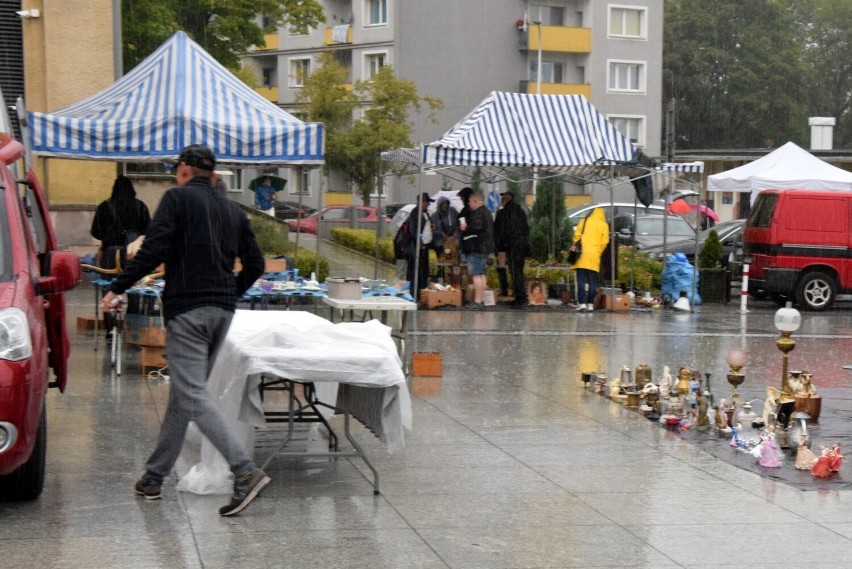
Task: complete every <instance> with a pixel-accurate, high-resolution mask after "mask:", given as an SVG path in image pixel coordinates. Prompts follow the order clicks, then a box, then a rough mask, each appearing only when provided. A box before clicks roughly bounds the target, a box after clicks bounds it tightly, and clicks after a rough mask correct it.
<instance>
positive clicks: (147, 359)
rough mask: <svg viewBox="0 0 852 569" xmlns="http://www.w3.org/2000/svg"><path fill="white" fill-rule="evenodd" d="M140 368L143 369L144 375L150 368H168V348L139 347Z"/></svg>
mask: <svg viewBox="0 0 852 569" xmlns="http://www.w3.org/2000/svg"><path fill="white" fill-rule="evenodd" d="M139 350H140V351H139V367H140V368H141V369H142V375H145V372H146V371H147V369H148V368H149V367H153V368H161V367H166V366H167V365H168V362H167V361H166V348H165V347H162V346H139Z"/></svg>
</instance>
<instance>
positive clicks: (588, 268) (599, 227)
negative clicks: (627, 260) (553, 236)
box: [574, 207, 609, 312]
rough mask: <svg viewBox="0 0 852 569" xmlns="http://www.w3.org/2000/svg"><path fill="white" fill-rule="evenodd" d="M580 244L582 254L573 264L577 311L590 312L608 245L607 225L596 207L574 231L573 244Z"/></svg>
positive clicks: (602, 213)
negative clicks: (602, 257)
mask: <svg viewBox="0 0 852 569" xmlns="http://www.w3.org/2000/svg"><path fill="white" fill-rule="evenodd" d="M578 241H580V242H581V246H582V253H581V254H580V258H579V259H578V260H577V262H576V263H575V264H574V270H575V271H576V272H577V303H578V306H577V311H578V312H583V311H585V312H592V311H593V310H594V301H595V294H596V293H597V289H598V273H599V272H600V270H601V255H602V254H603V252H604V249H606V246H607V244H608V243H609V224H608V223H607V222H606V216H605V215H604V210H603V208H600V207H596V208H595V209H593V210H592V211H591V212H589V215H587V216H586V217H585V219H582V220H580V223H578V224H577V227H576V228H575V229H574V243H577V242H578Z"/></svg>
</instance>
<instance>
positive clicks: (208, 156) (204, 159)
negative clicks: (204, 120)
mask: <svg viewBox="0 0 852 569" xmlns="http://www.w3.org/2000/svg"><path fill="white" fill-rule="evenodd" d="M180 162H183V163H184V164H186V165H187V166H193V167H195V168H200V169H202V170H207V171H208V172H212V171H213V170H215V169H216V157H215V156H213V151H212V150H210V149H209V148H207V147H206V146H204V145H203V144H190V145H189V146H187V147H186V148H184V149H183V150H181V153H180V157H179V158H178V163H180Z"/></svg>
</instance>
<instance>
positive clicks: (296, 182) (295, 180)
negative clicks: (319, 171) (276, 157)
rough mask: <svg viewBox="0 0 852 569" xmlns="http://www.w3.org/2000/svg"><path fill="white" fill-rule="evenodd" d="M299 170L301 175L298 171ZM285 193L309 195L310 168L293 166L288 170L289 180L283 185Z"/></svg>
mask: <svg viewBox="0 0 852 569" xmlns="http://www.w3.org/2000/svg"><path fill="white" fill-rule="evenodd" d="M300 171H301V176H300V175H299V172H300ZM285 187H286V188H287V193H289V194H290V195H291V196H298V195H299V194H302V195H303V196H309V195H311V170H310V169H308V168H294V169H292V170H290V176H289V182H288V183H287V185H286V186H285Z"/></svg>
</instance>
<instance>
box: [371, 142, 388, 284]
mask: <svg viewBox="0 0 852 569" xmlns="http://www.w3.org/2000/svg"><path fill="white" fill-rule="evenodd" d="M378 160H379V167H378V168H377V169H376V170H377V172H378V174H377V176H376V185H377V191H378V194H379V199H377V200H376V213H377V214H378V215H377V216H376V251H375V255H376V264H375V267H374V268H373V278H374V279H378V278H379V250H380V248H381V245H380V244H379V242H380V241H381V239H382V236H383V235H384V224H385V219H384V218H385V216H384V215H382V180H383V179H384V178H382V157H381V153H380V154H379V158H378Z"/></svg>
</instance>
